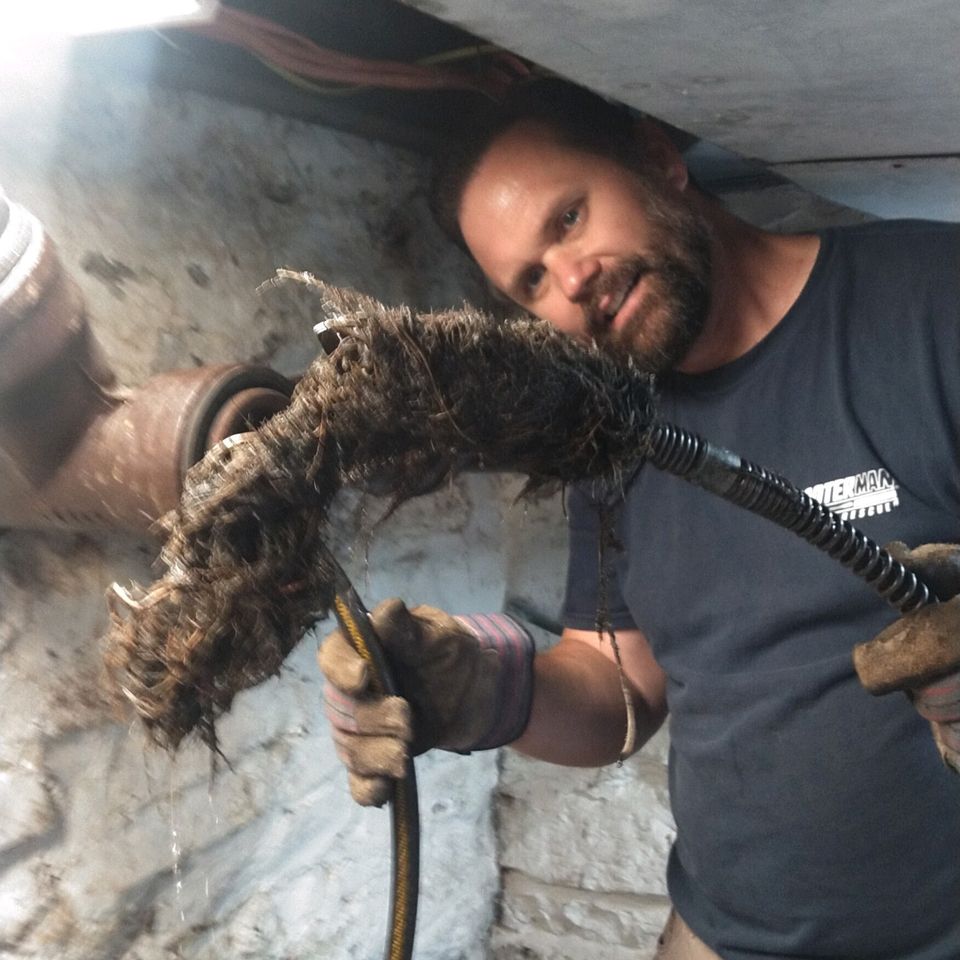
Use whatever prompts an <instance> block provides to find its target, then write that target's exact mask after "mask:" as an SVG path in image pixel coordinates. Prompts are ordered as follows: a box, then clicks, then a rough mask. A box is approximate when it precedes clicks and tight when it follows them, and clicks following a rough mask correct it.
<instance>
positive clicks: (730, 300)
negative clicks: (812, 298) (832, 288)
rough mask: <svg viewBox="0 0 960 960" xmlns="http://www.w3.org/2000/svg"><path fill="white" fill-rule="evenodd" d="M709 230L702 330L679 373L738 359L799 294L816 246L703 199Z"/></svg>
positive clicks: (809, 238) (812, 239)
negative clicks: (708, 283)
mask: <svg viewBox="0 0 960 960" xmlns="http://www.w3.org/2000/svg"><path fill="white" fill-rule="evenodd" d="M703 204H704V209H703V213H704V215H705V216H706V218H707V219H708V221H709V222H710V224H711V227H712V230H713V242H712V246H713V249H712V254H713V268H712V275H713V285H712V299H711V306H710V313H709V315H708V316H707V320H706V323H705V325H704V329H703V332H702V333H701V334H700V336H699V337H698V339H697V341H696V342H695V343H694V345H693V347H692V348H691V350H690V352H689V353H688V354H687V356H686V357H685V358H684V360H683V362H682V363H681V364H680V365H679V366H678V367H677V369H678V370H680V371H681V372H683V373H705V372H706V371H707V370H713V369H715V368H717V367H720V366H723V364H725V363H729V362H730V361H731V360H736V359H737V357H741V356H743V355H744V354H745V353H747V351H749V350H750V349H751V348H752V347H754V346H756V344H758V343H759V342H760V341H761V340H762V339H763V338H764V337H765V336H766V335H767V334H768V333H770V331H771V330H772V329H773V328H774V327H775V326H776V325H777V324H778V323H779V322H780V321H781V320H782V319H783V318H784V316H785V315H786V314H787V312H788V311H789V310H790V308H791V307H792V306H793V304H794V303H795V302H796V300H797V298H798V297H799V296H800V293H801V291H802V290H803V288H804V286H805V284H806V282H807V280H808V278H809V277H810V272H811V271H812V270H813V265H814V262H815V261H816V258H817V251H818V250H819V248H820V239H819V237H817V236H816V235H814V234H796V235H780V234H774V233H768V232H767V231H765V230H761V229H759V228H757V227H754V226H751V225H750V224H748V223H745V222H744V221H742V220H740V219H739V218H737V217H735V216H733V215H732V214H730V213H728V212H727V211H726V210H724V209H723V208H722V207H720V206H719V204H717V203H716V201H713V200H710V199H706V198H705V199H704V201H703Z"/></svg>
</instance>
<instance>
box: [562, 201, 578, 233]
mask: <svg viewBox="0 0 960 960" xmlns="http://www.w3.org/2000/svg"><path fill="white" fill-rule="evenodd" d="M579 222H580V208H579V207H571V208H570V209H569V210H564V212H563V213H562V214H561V215H560V226H562V227H563V229H564V230H569V229H570V228H571V227H575V226H576V225H577V224H578V223H579Z"/></svg>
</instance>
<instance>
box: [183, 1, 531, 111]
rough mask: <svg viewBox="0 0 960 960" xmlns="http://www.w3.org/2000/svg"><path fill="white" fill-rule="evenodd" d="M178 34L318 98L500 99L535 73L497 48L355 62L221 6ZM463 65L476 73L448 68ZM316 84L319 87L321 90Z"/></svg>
mask: <svg viewBox="0 0 960 960" xmlns="http://www.w3.org/2000/svg"><path fill="white" fill-rule="evenodd" d="M179 29H183V30H187V31H189V32H190V33H193V34H196V35H198V36H203V37H206V38H207V39H210V40H215V41H218V42H220V43H226V44H230V45H231V46H235V47H239V48H240V49H242V50H245V51H247V52H248V53H251V54H253V56H255V57H256V58H257V59H258V60H260V61H261V62H262V63H263V64H264V65H265V66H267V67H268V68H269V69H270V70H273V71H274V72H275V73H277V74H278V75H280V76H281V77H283V78H284V79H285V80H287V81H288V82H290V83H293V84H295V85H297V86H299V87H302V88H305V89H307V90H310V91H311V92H314V93H320V94H331V93H340V92H353V91H355V90H356V89H360V88H364V87H386V88H390V89H394V90H472V91H475V92H478V93H481V94H484V95H485V96H488V97H491V98H493V99H499V98H500V97H501V96H502V95H503V94H504V93H505V92H506V90H507V89H508V88H509V87H510V86H511V85H513V84H514V83H515V82H516V81H518V80H520V79H523V78H525V77H528V76H529V75H530V74H531V73H532V72H533V71H532V69H531V67H530V66H529V65H528V64H527V63H526V62H525V61H523V60H522V59H521V58H520V57H517V56H516V55H514V54H512V53H509V52H508V51H506V50H501V49H500V48H499V47H496V46H494V45H493V44H475V45H470V46H467V47H460V48H457V49H454V50H447V51H441V52H440V53H436V54H431V55H429V56H426V57H423V58H421V59H420V60H419V61H417V62H414V63H405V62H402V61H398V60H371V59H365V58H362V57H355V56H351V55H349V54H345V53H341V52H340V51H337V50H331V49H329V48H327V47H321V46H319V45H318V44H316V43H314V42H313V41H312V40H310V39H309V38H308V37H305V36H303V35H302V34H299V33H296V32H295V31H293V30H290V29H288V28H287V27H284V26H281V25H280V24H278V23H275V22H273V21H271V20H266V19H264V18H263V17H258V16H256V15H255V14H252V13H247V12H245V11H242V10H237V9H236V8H234V7H228V6H223V5H221V6H220V7H219V9H218V11H217V14H216V16H215V18H214V19H213V20H212V21H211V22H209V23H197V24H190V25H188V26H184V27H181V28H179ZM480 59H484V60H485V61H486V62H485V63H483V65H482V68H481V67H480V66H478V65H477V64H476V61H478V60H480ZM463 61H474V68H473V69H469V70H465V69H460V68H455V67H451V66H447V65H446V64H452V63H460V62H463ZM314 81H320V84H317V83H315V82H314ZM324 84H336V86H335V87H327V86H324Z"/></svg>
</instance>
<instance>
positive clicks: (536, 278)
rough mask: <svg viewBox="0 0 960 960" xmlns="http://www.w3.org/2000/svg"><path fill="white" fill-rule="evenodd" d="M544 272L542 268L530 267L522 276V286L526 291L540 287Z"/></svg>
mask: <svg viewBox="0 0 960 960" xmlns="http://www.w3.org/2000/svg"><path fill="white" fill-rule="evenodd" d="M543 274H544V270H543V267H531V268H530V269H529V270H528V271H527V272H526V273H525V274H524V275H523V285H524V287H525V288H526V289H527V290H528V291H532V290H536V289H537V287H538V286H540V281H541V280H542V279H543Z"/></svg>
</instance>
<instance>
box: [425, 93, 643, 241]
mask: <svg viewBox="0 0 960 960" xmlns="http://www.w3.org/2000/svg"><path fill="white" fill-rule="evenodd" d="M638 116H639V115H638V114H636V113H635V112H633V111H632V110H630V108H628V107H626V106H624V105H623V104H621V103H615V102H613V101H610V100H606V99H604V98H603V97H601V96H599V95H598V94H596V93H594V92H593V91H592V90H588V89H586V88H585V87H581V86H578V85H577V84H574V83H570V82H569V81H566V80H560V79H549V80H534V81H527V82H523V83H520V84H518V85H517V86H515V87H514V88H513V89H512V90H511V91H510V92H509V93H508V95H507V96H506V98H505V99H504V100H502V101H500V102H498V103H492V102H489V101H488V102H486V103H485V104H484V106H482V107H481V108H480V109H478V110H477V111H476V112H475V113H473V114H471V115H469V116H468V117H466V119H464V120H463V121H462V122H461V123H460V125H459V129H458V131H457V132H456V133H455V134H454V135H453V136H452V137H451V142H450V143H449V145H447V146H445V148H444V153H443V154H442V155H441V156H439V157H438V158H437V160H436V162H435V167H434V177H433V184H432V189H431V208H432V210H433V214H434V216H435V217H436V220H437V222H438V223H439V224H440V227H441V228H442V229H443V231H444V232H445V233H446V234H447V235H448V236H450V237H451V238H452V239H453V240H455V241H456V242H457V243H458V244H459V245H460V246H462V247H466V244H465V243H464V240H463V235H462V233H461V232H460V225H459V222H458V220H459V213H460V201H461V198H462V197H463V191H464V190H465V189H466V186H467V181H468V180H469V179H470V177H471V176H472V175H473V172H474V170H475V169H476V167H477V165H478V163H479V162H480V160H481V158H482V157H483V155H484V154H485V153H486V151H487V149H488V148H489V147H490V145H491V144H492V143H493V142H494V140H496V139H497V137H499V136H500V135H501V134H503V133H505V132H506V131H507V130H508V129H509V128H510V127H512V126H513V125H514V124H516V123H520V122H521V121H535V122H539V123H543V124H546V125H547V126H549V127H550V128H551V129H552V130H553V131H554V132H555V133H556V136H557V140H558V142H559V143H562V144H564V145H566V146H569V147H575V148H576V149H579V150H584V151H586V152H587V153H594V154H597V155H598V156H604V157H610V158H612V159H614V160H618V161H620V162H621V163H623V164H624V165H625V166H627V167H629V168H631V169H633V168H635V167H637V165H638V164H640V163H642V161H643V158H644V150H643V143H642V140H641V137H640V135H639V129H638V123H637V119H638Z"/></svg>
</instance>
